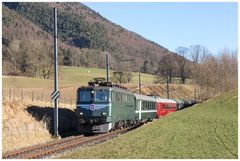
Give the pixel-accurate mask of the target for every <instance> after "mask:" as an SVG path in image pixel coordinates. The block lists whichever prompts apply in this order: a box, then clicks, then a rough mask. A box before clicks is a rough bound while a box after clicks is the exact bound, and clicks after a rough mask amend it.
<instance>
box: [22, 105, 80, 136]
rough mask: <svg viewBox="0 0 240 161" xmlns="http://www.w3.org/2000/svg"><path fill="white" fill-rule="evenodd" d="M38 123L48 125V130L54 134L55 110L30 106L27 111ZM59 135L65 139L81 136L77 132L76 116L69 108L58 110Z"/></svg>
mask: <svg viewBox="0 0 240 161" xmlns="http://www.w3.org/2000/svg"><path fill="white" fill-rule="evenodd" d="M25 110H26V111H27V112H28V113H29V114H30V115H31V116H32V117H34V118H35V119H36V120H37V121H39V122H40V121H42V122H44V123H46V129H47V130H48V131H49V132H50V133H51V134H52V135H53V134H54V108H52V107H40V106H28V107H27V108H26V109H25ZM58 119H59V128H58V129H59V135H60V136H61V137H62V138H63V137H68V136H74V135H79V133H78V132H77V130H76V114H75V112H74V111H72V110H70V109H67V108H59V109H58Z"/></svg>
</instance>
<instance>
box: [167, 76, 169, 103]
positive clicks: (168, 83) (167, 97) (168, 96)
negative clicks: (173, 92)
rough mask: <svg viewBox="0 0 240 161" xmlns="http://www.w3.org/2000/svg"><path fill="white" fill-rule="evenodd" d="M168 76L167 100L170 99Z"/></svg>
mask: <svg viewBox="0 0 240 161" xmlns="http://www.w3.org/2000/svg"><path fill="white" fill-rule="evenodd" d="M168 79H169V78H168V75H167V98H168V99H169V82H168Z"/></svg>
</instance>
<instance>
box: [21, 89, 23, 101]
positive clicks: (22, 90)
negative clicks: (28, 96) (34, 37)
mask: <svg viewBox="0 0 240 161" xmlns="http://www.w3.org/2000/svg"><path fill="white" fill-rule="evenodd" d="M21 99H22V101H23V89H22V97H21Z"/></svg>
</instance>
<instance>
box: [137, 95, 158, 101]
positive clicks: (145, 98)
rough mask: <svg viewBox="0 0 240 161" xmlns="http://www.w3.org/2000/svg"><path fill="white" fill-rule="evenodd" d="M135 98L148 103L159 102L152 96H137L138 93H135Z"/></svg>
mask: <svg viewBox="0 0 240 161" xmlns="http://www.w3.org/2000/svg"><path fill="white" fill-rule="evenodd" d="M134 96H135V97H136V99H139V100H146V101H153V102H157V99H156V98H154V97H152V96H145V95H142V94H136V93H134Z"/></svg>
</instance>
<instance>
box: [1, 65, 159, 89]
mask: <svg viewBox="0 0 240 161" xmlns="http://www.w3.org/2000/svg"><path fill="white" fill-rule="evenodd" d="M112 72H113V71H112V70H110V76H112ZM95 77H106V70H105V69H96V68H81V67H67V66H60V67H59V86H60V87H64V86H79V85H87V82H88V81H90V80H91V79H93V78H95ZM154 79H155V76H154V75H150V74H141V80H142V83H143V84H152V83H153V81H154ZM130 84H132V85H136V86H137V85H138V74H137V73H133V80H132V82H131V83H130ZM13 85H15V87H39V86H40V87H41V86H53V80H52V78H51V79H42V78H31V77H8V76H6V77H3V88H8V87H9V86H13Z"/></svg>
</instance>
